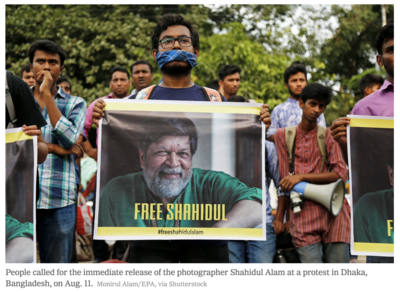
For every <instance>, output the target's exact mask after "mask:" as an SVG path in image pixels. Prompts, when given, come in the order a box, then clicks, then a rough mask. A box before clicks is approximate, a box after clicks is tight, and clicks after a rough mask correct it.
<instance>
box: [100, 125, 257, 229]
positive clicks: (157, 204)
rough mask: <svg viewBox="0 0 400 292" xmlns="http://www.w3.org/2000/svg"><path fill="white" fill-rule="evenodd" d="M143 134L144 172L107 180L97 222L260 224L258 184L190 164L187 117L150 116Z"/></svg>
mask: <svg viewBox="0 0 400 292" xmlns="http://www.w3.org/2000/svg"><path fill="white" fill-rule="evenodd" d="M143 133H144V135H142V137H140V138H139V142H138V148H139V158H140V166H141V168H142V169H143V172H140V173H132V174H128V175H125V176H119V177H116V178H114V179H112V180H111V181H110V182H109V183H108V184H107V186H106V188H105V190H104V192H103V194H102V196H101V199H100V213H99V226H109V227H112V226H116V227H225V228H229V227H232V228H246V227H247V228H253V227H255V226H257V225H259V224H260V223H261V221H262V216H261V215H262V213H261V201H262V195H261V189H258V188H250V187H248V186H246V185H245V184H244V183H242V182H240V181H239V180H238V179H237V178H235V177H232V176H230V175H228V174H226V173H224V172H217V171H212V170H202V169H198V168H193V167H192V158H193V155H194V154H195V153H196V150H197V143H198V135H197V130H196V127H195V125H194V123H193V122H192V121H191V120H190V119H187V118H168V117H161V118H155V117H150V118H147V119H146V120H145V121H144V122H143ZM258 209H259V212H257V210H258Z"/></svg>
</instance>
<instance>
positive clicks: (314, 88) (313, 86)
mask: <svg viewBox="0 0 400 292" xmlns="http://www.w3.org/2000/svg"><path fill="white" fill-rule="evenodd" d="M300 98H301V100H302V101H303V102H304V103H306V101H307V100H308V99H315V100H319V101H324V102H325V106H327V105H328V104H329V103H330V102H331V100H332V90H331V89H330V88H329V87H326V86H324V85H322V84H319V83H310V84H307V86H306V87H304V88H303V90H302V91H301V93H300Z"/></svg>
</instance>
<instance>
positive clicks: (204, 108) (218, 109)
mask: <svg viewBox="0 0 400 292" xmlns="http://www.w3.org/2000/svg"><path fill="white" fill-rule="evenodd" d="M105 110H116V111H159V112H192V113H227V114H251V115H260V107H258V106H257V107H251V106H229V105H224V106H212V105H198V104H196V105H187V104H183V105H179V104H165V103H161V104H155V103H132V102H127V103H122V102H118V103H114V102H109V103H106V106H105Z"/></svg>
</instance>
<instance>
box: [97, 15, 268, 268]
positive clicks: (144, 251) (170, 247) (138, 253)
mask: <svg viewBox="0 0 400 292" xmlns="http://www.w3.org/2000/svg"><path fill="white" fill-rule="evenodd" d="M151 43H152V48H153V51H152V54H153V58H154V59H155V60H156V61H157V63H158V66H159V67H160V70H161V74H162V81H161V83H160V84H159V85H158V86H157V87H148V88H145V89H143V90H142V91H141V92H139V93H138V95H137V97H136V99H159V100H178V101H179V100H181V101H213V102H214V101H225V98H224V97H223V96H221V95H220V94H219V92H218V91H215V90H211V89H208V88H203V87H200V86H198V85H197V84H195V83H193V81H192V79H191V72H192V68H193V67H194V66H196V65H198V63H196V61H197V57H198V55H199V52H200V39H199V35H198V33H197V32H196V30H195V29H194V28H193V27H192V24H191V23H190V22H189V21H187V20H185V19H184V18H183V17H182V16H180V15H174V14H167V15H164V16H163V17H162V18H161V19H160V20H159V21H158V23H157V25H156V26H155V27H154V29H153V33H152V36H151ZM104 105H105V103H104V101H102V100H99V101H97V102H96V104H95V107H94V110H93V115H92V118H93V122H94V123H96V124H98V122H99V119H100V118H101V117H103V116H104V112H103V110H104ZM260 121H263V123H264V124H266V125H267V127H268V126H269V124H270V122H271V119H270V115H269V111H268V105H262V107H261V112H260ZM129 252H130V262H209V263H211V262H219V263H223V262H225V263H227V262H229V250H228V242H227V241H221V240H214V241H212V240H203V241H195V240H187V241H179V240H171V241H131V242H130V250H129ZM171 255H172V256H173V259H172V258H171ZM202 255H204V256H202ZM205 255H207V256H205Z"/></svg>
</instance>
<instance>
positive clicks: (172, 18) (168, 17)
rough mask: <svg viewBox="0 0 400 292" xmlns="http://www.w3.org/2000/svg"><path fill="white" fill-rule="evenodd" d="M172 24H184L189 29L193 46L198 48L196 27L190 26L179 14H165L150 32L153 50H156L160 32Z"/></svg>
mask: <svg viewBox="0 0 400 292" xmlns="http://www.w3.org/2000/svg"><path fill="white" fill-rule="evenodd" d="M173 25H183V26H186V27H187V28H188V29H189V31H190V36H191V37H192V46H193V48H194V49H199V50H200V37H199V34H198V33H197V31H196V29H195V28H194V27H193V26H192V24H191V23H190V21H188V20H185V19H184V18H183V17H182V16H181V15H178V14H165V15H164V16H163V17H161V18H160V19H159V20H158V22H157V24H156V26H155V27H154V28H153V33H152V34H151V47H152V49H153V50H154V49H155V50H157V52H158V44H159V41H160V35H161V33H162V32H163V31H165V30H167V28H168V27H169V26H173Z"/></svg>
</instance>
